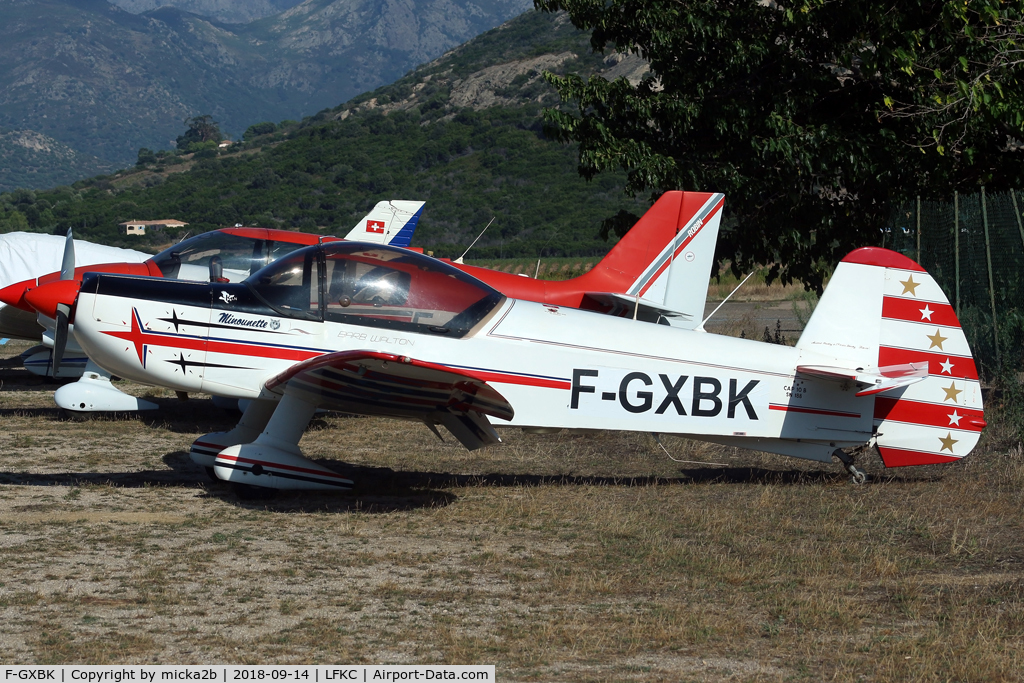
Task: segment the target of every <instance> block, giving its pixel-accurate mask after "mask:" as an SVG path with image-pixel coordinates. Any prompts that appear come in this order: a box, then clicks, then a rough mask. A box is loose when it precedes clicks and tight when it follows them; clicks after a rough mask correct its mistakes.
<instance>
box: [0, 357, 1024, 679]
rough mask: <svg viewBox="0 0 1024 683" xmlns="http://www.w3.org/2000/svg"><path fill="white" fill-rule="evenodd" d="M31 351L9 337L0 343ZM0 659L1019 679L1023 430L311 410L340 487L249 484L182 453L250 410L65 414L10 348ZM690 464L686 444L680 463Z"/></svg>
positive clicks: (1023, 658)
mask: <svg viewBox="0 0 1024 683" xmlns="http://www.w3.org/2000/svg"><path fill="white" fill-rule="evenodd" d="M23 349H24V346H19V345H18V344H16V343H13V342H12V343H11V344H8V345H7V346H4V347H0V355H2V356H6V357H11V356H14V355H16V354H17V353H18V352H20V351H21V350H23ZM0 383H2V384H0V458H2V461H0V570H2V571H0V660H2V661H3V662H4V663H8V664H13V663H128V662H133V663H431V662H446V663H481V664H495V665H496V666H497V671H498V676H499V678H500V680H503V681H625V680H637V681H641V680H642V681H649V680H659V681H660V680H664V681H677V680H694V681H718V680H772V681H775V680H780V681H781V680H794V679H803V680H826V679H829V680H831V679H835V680H849V681H854V680H856V681H861V680H867V681H890V680H915V681H916V680H921V681H925V680H927V681H933V680H936V681H937V680H941V681H946V680H956V681H999V680H1006V681H1021V680H1024V673H1022V672H1024V529H1022V526H1024V524H1022V522H1024V512H1022V510H1024V506H1022V503H1024V493H1022V491H1024V487H1022V484H1024V454H1022V449H1021V446H1020V440H1019V434H1018V433H1017V431H1016V430H1015V429H1014V428H1013V427H1012V426H1011V425H1010V424H1009V421H1008V420H1006V421H1000V419H999V418H998V415H999V413H998V411H999V409H1000V408H999V399H998V398H995V399H994V400H991V401H990V406H989V408H990V410H989V414H988V415H987V417H988V418H989V421H990V423H994V426H992V427H990V428H989V429H988V430H987V431H986V434H985V436H984V437H983V442H982V444H981V446H980V447H979V448H978V449H977V450H976V451H975V453H974V454H973V455H971V456H970V457H969V458H967V459H965V460H964V461H963V462H961V463H958V464H955V465H947V466H941V467H940V466H935V467H924V468H909V469H904V470H891V471H886V470H884V468H883V467H882V466H881V464H880V462H879V460H878V458H877V456H875V455H873V454H863V455H861V456H860V463H861V464H862V465H863V466H864V468H865V469H866V470H867V471H868V472H869V474H870V475H871V476H872V481H871V482H870V483H869V484H867V485H864V486H860V487H858V486H854V485H852V484H850V483H849V481H848V477H847V476H846V475H845V474H844V473H843V472H842V470H841V468H840V467H838V465H820V464H817V463H804V462H800V461H795V460H790V459H786V458H782V457H778V456H769V455H762V454H757V453H750V452H746V451H738V450H734V449H726V448H721V447H717V446H709V445H706V444H700V443H696V442H690V441H684V440H680V439H672V438H666V439H665V446H666V447H667V448H668V450H669V452H670V453H671V454H672V457H673V458H675V459H676V461H673V460H671V459H670V458H669V457H667V455H666V454H665V453H664V452H662V450H661V448H660V447H659V446H658V444H657V443H655V442H654V440H653V439H652V438H651V437H649V436H647V435H628V434H627V435H623V434H615V433H605V432H594V433H565V432H563V433H561V434H555V435H544V436H538V435H527V434H523V433H521V432H518V431H507V432H504V433H503V437H504V438H505V439H506V443H504V444H503V445H501V446H499V447H494V448H489V449H486V450H484V451H482V452H476V453H468V452H466V451H465V450H463V449H462V447H461V446H459V445H458V444H457V443H456V442H454V441H453V440H451V439H448V440H447V442H446V443H441V442H439V441H438V440H437V439H436V438H435V437H434V436H433V435H432V434H430V433H429V432H428V431H427V430H426V429H425V428H424V427H423V426H422V425H415V424H406V423H401V422H395V421H388V420H378V419H368V418H353V417H345V416H342V415H336V414H326V415H323V416H320V417H317V418H316V419H315V420H314V422H313V424H312V425H311V427H310V429H309V430H308V432H307V433H306V435H305V436H304V438H303V441H302V444H301V445H302V447H303V448H304V450H305V451H306V453H307V455H309V456H310V457H313V458H314V459H318V460H320V461H321V462H324V463H325V464H327V465H329V466H331V467H336V468H337V469H338V470H340V471H342V472H344V473H346V474H347V475H348V476H350V477H351V478H353V479H354V480H356V482H357V488H356V490H354V491H353V492H352V493H349V494H332V495H310V494H285V495H281V496H279V497H278V498H276V499H274V500H271V501H265V502H259V503H254V502H246V501H243V500H240V499H239V498H238V497H237V496H236V495H235V494H234V493H233V492H232V490H231V489H229V488H228V487H226V486H224V485H222V484H219V483H214V482H211V481H209V480H208V479H207V478H206V475H205V473H204V472H202V471H201V470H200V469H199V468H198V467H196V466H194V465H193V464H192V463H191V461H190V460H189V459H188V456H187V454H186V452H187V448H188V445H189V443H190V442H191V441H192V440H193V439H194V438H196V437H197V436H199V435H201V434H203V433H205V432H208V431H213V430H219V429H226V428H228V427H230V426H231V425H232V424H233V421H234V419H236V417H237V416H235V415H231V414H228V413H224V412H222V411H220V410H218V409H216V408H214V407H213V406H212V404H211V402H210V401H209V400H208V399H207V398H204V397H193V398H191V399H190V400H188V401H184V402H182V401H178V400H177V399H176V398H175V397H174V396H173V394H171V393H170V392H166V391H162V390H153V389H151V388H147V387H142V386H138V385H130V384H128V383H122V386H123V387H125V388H126V389H127V390H129V391H131V392H132V393H136V394H138V395H145V396H148V397H150V399H151V400H155V401H156V402H157V403H159V404H160V405H161V410H160V411H157V412H153V413H150V414H146V415H142V416H129V417H125V416H120V417H118V416H113V417H110V416H107V417H98V418H94V419H90V420H83V421H78V420H73V419H68V418H66V417H64V416H62V415H61V414H60V413H59V411H58V409H57V408H56V407H55V406H54V404H53V400H52V393H53V390H54V389H55V388H56V386H57V385H55V384H52V383H45V382H42V381H40V380H39V379H38V378H36V377H34V376H32V375H30V374H28V373H27V372H26V371H25V370H23V369H20V368H16V367H5V368H0ZM678 461H683V462H678Z"/></svg>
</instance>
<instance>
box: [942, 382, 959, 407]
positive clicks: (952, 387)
mask: <svg viewBox="0 0 1024 683" xmlns="http://www.w3.org/2000/svg"><path fill="white" fill-rule="evenodd" d="M941 389H942V390H943V391H944V392H946V398H944V399H942V400H943V401H952V402H953V403H956V397H957V395H958V394H962V393H964V390H963V389H957V388H956V382H950V383H949V386H948V387H941Z"/></svg>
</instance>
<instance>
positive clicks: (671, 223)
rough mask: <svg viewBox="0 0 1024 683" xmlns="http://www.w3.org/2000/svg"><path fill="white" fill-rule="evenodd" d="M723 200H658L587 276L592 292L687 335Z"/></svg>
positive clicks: (695, 319) (701, 295)
mask: <svg viewBox="0 0 1024 683" xmlns="http://www.w3.org/2000/svg"><path fill="white" fill-rule="evenodd" d="M724 205H725V195H723V194H720V193H713V192H679V191H672V192H666V193H665V194H663V195H662V196H661V197H660V198H659V199H658V201H657V202H655V203H654V206H652V207H651V208H650V209H649V210H648V211H647V213H645V214H644V215H643V216H642V217H641V218H640V220H639V221H637V223H636V225H634V226H633V228H632V229H631V230H630V231H629V232H628V233H626V235H625V236H624V237H623V238H622V239H620V240H619V241H618V243H617V244H616V245H615V246H614V247H613V248H612V250H611V251H609V252H608V255H607V256H605V257H604V259H602V260H601V262H600V263H598V264H597V266H595V267H594V268H593V270H591V271H590V272H589V273H587V276H588V277H589V278H592V279H593V280H595V281H597V280H600V281H603V284H604V287H603V289H602V291H596V289H597V287H599V286H601V285H599V284H598V283H597V282H588V285H589V286H591V287H592V288H593V290H595V291H588V296H590V297H591V298H593V299H597V300H601V301H604V302H611V299H612V298H615V299H618V300H621V301H620V303H621V304H622V305H625V306H627V307H628V308H629V309H630V310H632V307H633V304H634V302H635V303H636V304H638V305H639V306H646V307H649V308H650V309H652V310H655V311H663V312H666V313H676V314H679V315H666V316H665V317H666V319H667V320H668V321H669V323H670V324H671V325H673V326H675V327H683V328H686V329H693V328H695V327H697V326H698V325H699V324H700V322H701V319H702V318H703V314H704V302H705V301H706V299H707V293H708V291H707V290H708V282H709V281H710V279H711V268H712V266H713V264H714V261H715V246H716V244H717V243H718V228H719V225H720V223H721V220H722V208H723V206H724Z"/></svg>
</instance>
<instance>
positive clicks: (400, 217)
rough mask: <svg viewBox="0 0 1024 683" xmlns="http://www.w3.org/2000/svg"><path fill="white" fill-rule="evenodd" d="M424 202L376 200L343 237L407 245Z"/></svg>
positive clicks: (399, 245)
mask: <svg viewBox="0 0 1024 683" xmlns="http://www.w3.org/2000/svg"><path fill="white" fill-rule="evenodd" d="M425 203H426V202H414V201H404V200H400V199H393V200H391V201H383V202H377V205H376V206H374V207H373V210H372V211H370V213H368V214H366V216H364V217H363V219H362V220H361V221H359V223H357V224H356V226H355V227H354V228H352V230H350V231H349V233H348V234H347V235H345V239H347V240H357V241H359V242H373V243H375V244H390V245H392V246H395V247H408V246H409V244H410V243H411V242H412V234H413V233H414V232H415V231H416V225H417V223H419V220H420V215H421V214H422V213H423V205H424V204H425Z"/></svg>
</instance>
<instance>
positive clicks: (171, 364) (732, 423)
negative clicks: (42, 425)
mask: <svg viewBox="0 0 1024 683" xmlns="http://www.w3.org/2000/svg"><path fill="white" fill-rule="evenodd" d="M92 283H93V284H92V285H91V287H86V286H83V290H82V292H81V294H80V295H79V302H78V307H77V314H76V320H75V324H76V327H77V329H78V330H79V339H80V340H81V343H82V345H83V347H85V350H86V351H87V352H88V354H89V356H90V357H91V358H93V359H94V360H95V361H96V362H97V363H98V364H99V365H101V366H102V367H104V368H105V369H107V370H108V371H110V372H111V373H114V374H116V375H119V376H122V377H126V378H129V379H134V380H136V381H138V382H141V383H146V384H156V385H160V386H165V387H169V388H172V389H175V390H179V391H186V392H197V391H201V392H206V393H211V394H217V395H221V396H229V397H236V398H250V399H251V398H264V399H276V398H277V397H276V396H275V395H273V394H272V393H270V392H269V391H268V390H267V389H266V388H264V387H265V385H266V383H267V381H268V380H270V379H271V378H273V377H275V376H276V375H278V374H279V373H282V372H284V371H286V370H287V369H288V368H289V367H291V366H292V365H294V364H295V363H297V362H300V361H304V360H308V359H311V358H315V357H317V356H320V355H323V354H326V353H330V352H335V351H343V350H368V351H383V352H388V353H394V354H400V355H408V356H411V357H415V358H417V359H419V360H424V361H429V362H433V363H438V364H442V365H445V366H447V367H449V368H452V369H455V370H460V371H463V372H465V373H467V374H470V375H473V376H475V377H478V378H480V379H483V380H485V381H486V382H488V383H489V384H490V385H492V386H493V387H494V388H495V389H497V390H498V391H499V392H500V393H501V394H502V395H503V396H504V397H505V398H506V399H507V400H508V402H509V403H510V404H511V405H512V407H513V409H514V410H515V417H514V418H513V419H512V420H511V421H509V422H507V423H505V422H502V421H496V426H503V425H507V426H521V427H552V428H557V427H563V428H565V427H567V428H582V429H619V430H628V431H646V432H657V433H668V434H685V435H691V436H696V437H698V438H706V439H708V440H713V441H719V442H723V443H733V444H735V445H740V446H748V447H753V448H760V449H762V450H769V451H774V452H784V453H786V454H789V455H798V456H799V457H806V458H811V459H817V460H827V459H828V458H829V457H831V452H832V451H833V450H835V448H840V447H845V446H851V445H859V444H863V443H865V442H867V441H868V440H869V439H870V438H871V436H872V429H873V419H874V405H875V397H873V396H859V397H858V396H856V395H855V394H856V393H857V392H856V386H855V385H854V384H852V383H850V382H841V381H828V380H823V379H816V378H808V377H805V376H802V375H799V374H798V373H797V372H796V368H797V366H798V365H800V364H814V363H822V364H824V363H826V362H827V361H828V359H827V358H824V357H816V356H815V355H814V354H809V353H808V352H807V351H806V350H798V349H796V348H793V347H787V346H780V345H774V344H766V343H763V342H757V341H752V340H745V339H738V338H733V337H722V336H718V335H712V334H707V333H703V332H692V331H688V330H680V329H676V328H672V327H668V326H665V325H651V324H646V323H638V322H635V321H632V320H628V319H621V318H615V317H609V316H605V315H601V314H597V313H592V312H588V311H579V310H575V309H570V308H563V307H559V306H553V305H545V304H540V303H533V302H526V301H519V300H512V299H505V300H503V301H502V302H501V303H499V304H498V305H497V306H496V307H495V308H494V310H493V311H492V312H491V313H490V314H488V315H487V316H486V317H485V318H484V319H483V320H482V321H480V322H479V323H478V324H476V325H475V327H474V328H473V329H472V330H471V332H470V333H469V334H467V335H466V336H465V337H463V338H458V339H455V338H450V337H448V336H446V335H445V334H431V333H427V334H423V333H416V332H409V331H403V330H394V329H387V328H381V327H372V326H365V325H353V324H344V323H337V322H330V321H326V322H325V321H321V320H316V319H301V318H299V319H297V318H291V317H286V316H282V315H280V313H279V312H276V311H272V310H268V309H267V308H266V307H265V306H262V304H260V302H259V301H257V300H256V299H255V298H254V297H253V296H252V295H251V294H250V293H249V292H248V290H247V289H246V286H245V285H211V284H206V283H173V284H171V283H167V281H160V280H149V279H146V278H128V277H123V276H108V275H104V276H96V277H95V279H94V280H93V281H92ZM913 390H914V388H913V387H910V388H909V389H908V390H907V391H909V392H913ZM964 393H965V394H966V393H967V392H964ZM908 397H909V396H908ZM968 400H969V399H968V397H967V396H963V397H962V398H961V401H960V403H961V404H962V405H963V406H966V405H968V404H967V401H968ZM965 409H966V408H962V411H963V410H965ZM779 439H782V440H784V441H785V442H786V445H785V448H784V449H782V450H780V449H779V448H777V447H774V448H773V447H772V446H771V444H772V443H774V441H771V442H770V441H767V440H776V441H777V440H779ZM763 440H764V441H763Z"/></svg>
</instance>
